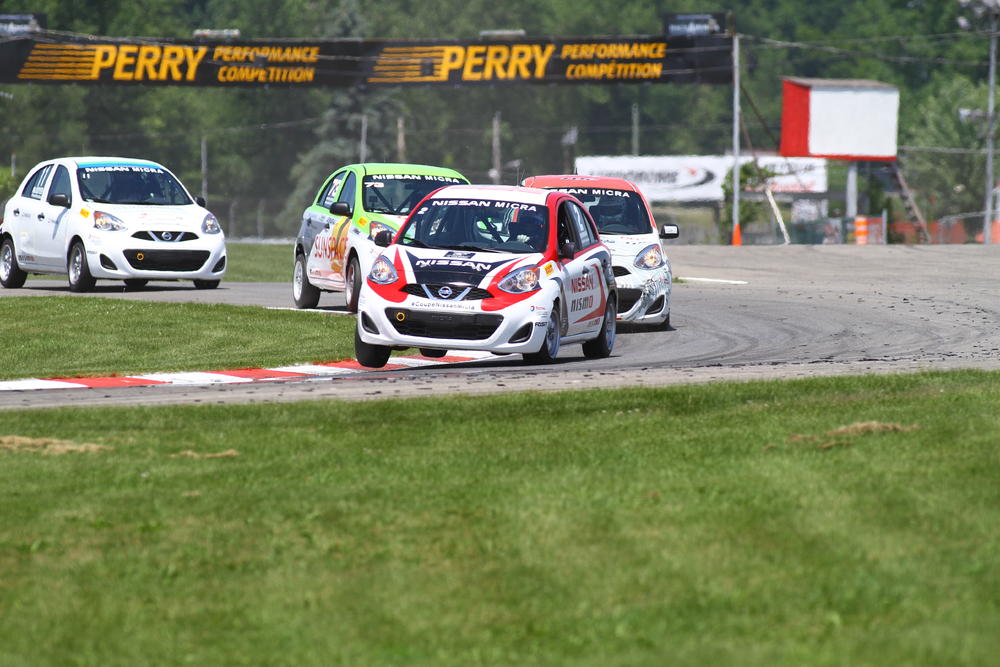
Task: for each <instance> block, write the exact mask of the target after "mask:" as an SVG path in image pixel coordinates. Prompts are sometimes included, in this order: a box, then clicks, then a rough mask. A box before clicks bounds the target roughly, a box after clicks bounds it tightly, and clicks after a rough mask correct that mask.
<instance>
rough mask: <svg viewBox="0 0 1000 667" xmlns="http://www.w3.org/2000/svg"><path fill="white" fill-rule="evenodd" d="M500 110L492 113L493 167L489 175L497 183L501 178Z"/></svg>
mask: <svg viewBox="0 0 1000 667" xmlns="http://www.w3.org/2000/svg"><path fill="white" fill-rule="evenodd" d="M501 167H502V165H501V162H500V112H499V111H497V112H496V113H495V114H493V168H492V169H490V177H491V178H492V179H493V182H494V183H496V184H499V183H500V182H501V180H502V178H501V176H502V173H501V171H500V169H501Z"/></svg>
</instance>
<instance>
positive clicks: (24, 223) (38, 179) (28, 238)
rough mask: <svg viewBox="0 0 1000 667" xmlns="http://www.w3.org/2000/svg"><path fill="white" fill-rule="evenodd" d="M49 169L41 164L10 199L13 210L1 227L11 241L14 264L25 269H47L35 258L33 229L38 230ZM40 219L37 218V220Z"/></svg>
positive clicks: (36, 252) (34, 232) (50, 168)
mask: <svg viewBox="0 0 1000 667" xmlns="http://www.w3.org/2000/svg"><path fill="white" fill-rule="evenodd" d="M52 169H53V165H52V164H51V163H50V164H45V165H42V166H40V167H39V168H38V169H36V170H35V173H34V174H32V175H31V177H29V178H28V180H27V181H25V184H24V187H23V188H21V191H20V192H18V193H17V194H16V195H15V196H14V198H13V199H14V200H15V201H14V202H13V204H14V205H13V207H9V208H10V211H11V216H12V217H13V219H12V220H10V221H7V220H5V221H4V223H5V224H4V227H6V228H8V229H10V231H11V235H12V236H13V237H14V249H15V250H16V252H17V263H18V264H20V265H21V266H22V268H26V269H42V268H50V267H47V266H46V265H45V264H44V263H43V262H42V261H41V259H40V258H39V256H38V251H37V249H36V248H35V243H36V240H35V239H36V236H37V228H39V227H41V226H42V220H44V216H45V212H44V209H43V207H42V197H43V196H45V190H46V188H47V186H48V184H49V176H50V175H51V174H52ZM39 216H41V218H40V217H39ZM10 223H13V224H10Z"/></svg>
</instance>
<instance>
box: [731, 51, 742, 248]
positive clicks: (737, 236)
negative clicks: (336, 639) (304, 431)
mask: <svg viewBox="0 0 1000 667" xmlns="http://www.w3.org/2000/svg"><path fill="white" fill-rule="evenodd" d="M737 241H739V243H737ZM732 243H733V245H738V244H742V234H741V233H740V36H739V35H737V34H736V33H733V240H732Z"/></svg>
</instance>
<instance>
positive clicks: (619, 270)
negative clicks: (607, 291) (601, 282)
mask: <svg viewBox="0 0 1000 667" xmlns="http://www.w3.org/2000/svg"><path fill="white" fill-rule="evenodd" d="M611 271H612V272H613V273H614V274H615V278H621V277H622V276H627V275H629V274H630V273H632V272H631V271H629V270H628V269H626V268H625V267H624V266H612V267H611Z"/></svg>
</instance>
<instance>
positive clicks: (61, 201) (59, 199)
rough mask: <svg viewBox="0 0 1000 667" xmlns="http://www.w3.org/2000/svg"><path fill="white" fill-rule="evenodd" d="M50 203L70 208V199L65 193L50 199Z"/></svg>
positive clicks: (57, 194) (59, 193)
mask: <svg viewBox="0 0 1000 667" xmlns="http://www.w3.org/2000/svg"><path fill="white" fill-rule="evenodd" d="M49 203H50V204H52V205H53V206H62V207H63V208H69V197H68V196H67V195H66V194H65V193H63V192H58V193H56V194H54V195H52V196H51V197H49Z"/></svg>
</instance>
